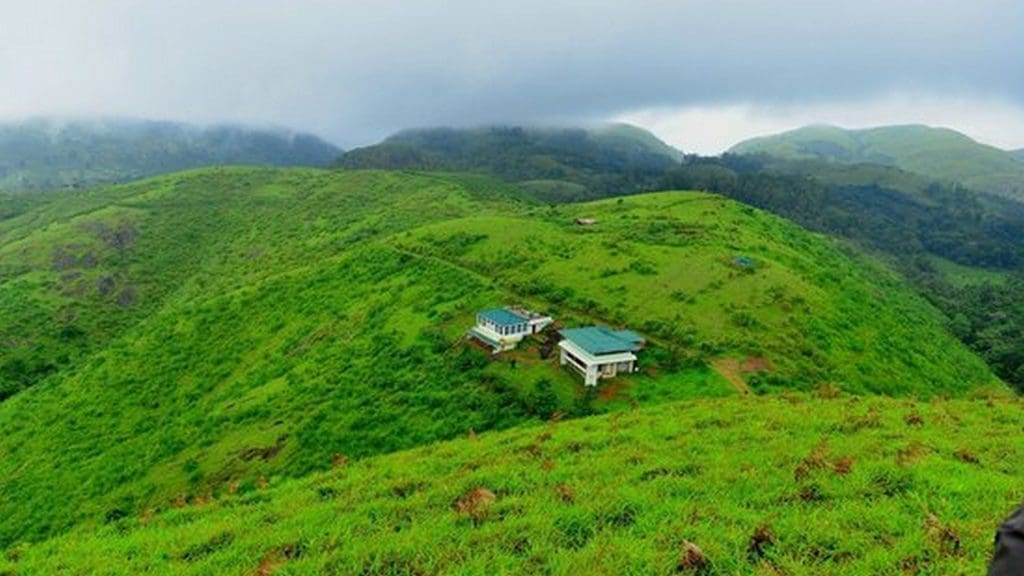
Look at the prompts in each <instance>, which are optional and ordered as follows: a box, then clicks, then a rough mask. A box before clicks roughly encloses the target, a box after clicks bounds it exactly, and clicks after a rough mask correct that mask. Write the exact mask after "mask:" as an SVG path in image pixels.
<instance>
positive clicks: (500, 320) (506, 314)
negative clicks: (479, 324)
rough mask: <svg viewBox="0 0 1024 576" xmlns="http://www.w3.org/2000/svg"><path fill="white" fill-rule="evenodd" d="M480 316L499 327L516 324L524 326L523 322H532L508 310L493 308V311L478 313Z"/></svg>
mask: <svg viewBox="0 0 1024 576" xmlns="http://www.w3.org/2000/svg"><path fill="white" fill-rule="evenodd" d="M478 314H479V315H480V316H483V317H484V318H486V319H488V320H490V321H491V322H494V323H495V324H497V325H498V326H515V325H516V324H522V323H523V322H529V321H530V319H529V318H527V317H526V316H522V315H520V314H516V313H515V312H513V311H511V310H509V309H507V308H493V309H491V310H484V311H483V312H478Z"/></svg>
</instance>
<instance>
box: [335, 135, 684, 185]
mask: <svg viewBox="0 0 1024 576" xmlns="http://www.w3.org/2000/svg"><path fill="white" fill-rule="evenodd" d="M682 157H683V154H682V152H680V151H679V150H676V149H675V148H673V147H671V146H669V145H668V144H666V143H664V142H662V141H661V140H659V139H658V138H657V137H656V136H655V135H653V134H651V133H650V132H648V131H646V130H643V129H641V128H637V127H635V126H631V125H627V124H609V125H604V126H598V127H593V128H567V127H521V126H484V127H477V128H423V129H415V130H406V131H402V132H399V133H397V134H394V135H393V136H390V137H388V138H387V139H385V140H384V141H383V142H380V143H379V144H375V145H373V146H367V147H364V148H357V149H354V150H351V151H349V152H348V153H346V154H345V155H343V156H342V157H341V158H340V159H339V161H338V163H337V165H338V166H339V167H342V168H347V169H359V168H377V169H389V170H410V169H411V170H440V171H474V172H486V173H490V174H495V175H497V176H499V177H501V178H503V179H505V180H508V181H512V182H517V183H520V185H521V186H522V187H523V188H525V189H526V190H527V191H528V192H530V193H531V194H532V195H533V196H534V197H536V198H538V199H541V200H557V201H566V200H584V199H593V198H599V197H604V196H609V195H613V194H624V193H630V192H638V191H646V190H652V189H654V187H655V184H656V182H657V180H658V178H659V177H660V175H661V174H663V173H664V172H665V171H666V170H668V169H671V168H672V167H674V166H676V165H678V163H679V161H680V160H681V159H682Z"/></svg>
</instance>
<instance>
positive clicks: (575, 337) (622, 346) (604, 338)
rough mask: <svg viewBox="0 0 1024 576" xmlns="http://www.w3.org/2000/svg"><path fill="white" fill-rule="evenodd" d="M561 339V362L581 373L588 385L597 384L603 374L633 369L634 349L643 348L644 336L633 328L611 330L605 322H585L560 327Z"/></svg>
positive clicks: (609, 376) (605, 375) (634, 362)
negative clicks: (580, 326) (584, 323)
mask: <svg viewBox="0 0 1024 576" xmlns="http://www.w3.org/2000/svg"><path fill="white" fill-rule="evenodd" d="M559 334H561V335H562V341H561V342H559V343H558V347H559V348H560V349H561V356H560V362H561V364H562V365H563V366H570V367H572V368H573V369H574V370H575V371H576V372H579V374H580V375H581V376H583V383H584V384H586V385H587V386H597V381H598V380H600V379H603V378H614V377H615V376H618V375H619V374H620V373H625V374H628V373H631V372H634V371H635V370H636V360H637V358H636V353H637V352H639V351H640V349H641V348H643V345H644V337H643V336H641V335H640V334H637V333H636V332H633V331H632V330H612V329H611V328H606V327H604V326H586V327H583V328H570V329H567V330H561V331H559Z"/></svg>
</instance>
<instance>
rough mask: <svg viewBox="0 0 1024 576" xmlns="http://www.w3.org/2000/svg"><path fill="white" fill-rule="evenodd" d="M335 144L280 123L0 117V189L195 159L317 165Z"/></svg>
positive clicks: (130, 172) (151, 169)
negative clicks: (268, 125)
mask: <svg viewBox="0 0 1024 576" xmlns="http://www.w3.org/2000/svg"><path fill="white" fill-rule="evenodd" d="M339 154H341V150H339V149H338V148H336V147H335V146H333V145H331V144H328V143H327V142H324V141H323V140H321V139H319V138H317V137H316V136H313V135H310V134H302V133H296V132H291V131H287V130H282V129H262V128H250V127H244V126H231V125H219V126H197V125H192V124H183V123H177V122H159V121H152V120H132V119H121V118H89V119H59V118H35V119H30V120H25V121H8V122H3V123H0V191H3V190H8V191H10V190H16V191H25V190H41V189H42V190H45V189H54V188H64V187H68V186H73V187H82V186H91V185H94V184H102V183H109V182H125V181H128V180H135V179H139V178H143V177H146V176H152V175H155V174H163V173H167V172H176V171H178V170H184V169H188V168H198V167H202V166H216V165H232V164H254V165H269V166H324V165H326V164H328V163H330V162H332V161H333V160H334V159H335V158H337V156H338V155H339Z"/></svg>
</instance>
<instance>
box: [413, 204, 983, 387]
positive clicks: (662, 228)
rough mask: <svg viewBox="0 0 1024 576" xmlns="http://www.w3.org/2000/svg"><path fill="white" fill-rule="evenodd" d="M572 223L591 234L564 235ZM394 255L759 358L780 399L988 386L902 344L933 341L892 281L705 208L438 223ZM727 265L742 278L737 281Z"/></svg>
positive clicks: (956, 365)
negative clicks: (417, 257)
mask: <svg viewBox="0 0 1024 576" xmlns="http://www.w3.org/2000/svg"><path fill="white" fill-rule="evenodd" d="M579 216H589V217H596V218H597V219H598V222H599V223H598V224H597V225H596V226H594V227H590V228H580V227H576V226H573V225H572V221H573V220H574V218H576V217H579ZM397 242H398V244H399V245H400V246H403V247H405V248H406V249H409V250H413V251H417V252H420V253H425V254H431V255H435V256H440V257H443V258H446V259H448V260H451V261H455V262H458V263H460V264H461V265H463V266H467V267H469V268H470V269H473V270H475V271H478V272H480V273H482V274H486V275H488V276H492V277H495V278H497V279H498V280H499V281H500V282H502V283H504V284H507V285H509V286H512V287H514V288H515V289H516V290H517V291H518V292H520V293H527V294H535V295H537V296H539V297H542V298H545V299H546V300H548V301H555V302H565V303H567V304H568V305H569V306H570V307H572V308H573V309H574V310H576V311H581V312H582V314H581V316H582V317H584V318H586V317H587V316H593V317H596V318H601V319H604V320H606V321H612V322H615V323H621V324H630V325H632V326H633V327H635V328H638V329H640V330H643V331H645V332H647V333H648V334H650V335H652V336H654V337H660V338H663V339H664V340H666V341H669V342H675V343H678V344H679V345H681V346H683V347H684V348H685V349H688V350H694V349H695V350H699V351H701V352H700V355H701V357H704V358H710V357H716V356H721V355H740V356H743V355H750V356H764V357H766V358H767V359H768V360H769V361H770V362H771V363H772V364H773V365H775V367H776V368H777V369H778V371H777V373H776V374H775V378H774V380H773V381H774V382H775V383H776V384H779V385H782V386H785V387H787V388H792V387H809V386H813V385H815V384H818V383H820V382H825V381H832V382H835V383H837V384H838V385H840V386H842V387H843V388H845V389H848V390H853V391H857V392H876V393H890V394H892V393H896V394H900V393H916V394H929V393H936V392H941V393H946V394H956V393H957V392H956V391H957V390H958V389H961V387H962V385H963V384H964V383H965V382H974V383H977V384H980V383H983V382H984V381H985V379H986V378H987V376H981V380H977V378H976V375H979V374H984V373H985V370H984V369H983V368H982V367H981V366H980V365H979V364H977V363H976V362H974V361H973V360H967V359H966V358H965V359H963V361H961V360H954V359H953V358H951V357H948V356H947V355H946V353H945V350H946V349H947V347H953V348H956V347H957V345H956V344H955V343H954V342H953V340H952V339H950V338H948V337H943V338H942V340H941V344H940V345H939V346H937V347H935V348H932V347H931V346H923V345H922V343H920V342H916V343H915V339H916V336H915V333H916V332H917V331H918V330H920V329H922V328H924V329H926V330H928V331H929V332H933V333H935V334H941V333H943V328H942V324H941V322H940V320H939V318H938V316H936V315H935V314H934V313H932V312H931V311H930V309H928V308H927V307H923V306H920V302H919V301H918V300H917V298H915V297H913V296H911V295H910V294H909V293H908V292H906V291H905V290H902V289H901V288H900V282H899V281H898V280H897V279H896V278H895V277H894V276H892V275H889V274H888V273H886V272H884V271H882V270H880V269H877V268H873V267H872V266H871V265H870V264H867V263H866V262H855V261H853V260H851V257H849V256H845V255H842V254H840V253H839V252H838V251H837V250H836V249H835V248H834V247H833V246H831V245H830V244H829V243H828V242H827V241H825V240H824V239H822V238H820V237H815V236H812V235H809V234H807V233H806V232H804V231H802V230H800V229H798V228H796V227H795V226H793V225H791V224H789V223H786V222H784V221H782V220H779V219H776V218H765V217H764V214H762V213H760V212H757V211H755V210H753V209H751V208H748V207H744V206H742V205H739V204H736V203H734V202H730V201H728V200H725V199H722V198H720V197H717V196H713V195H701V194H686V195H681V194H678V193H671V192H670V193H659V194H648V195H643V196H635V197H629V198H625V199H622V200H605V201H600V202H594V203H589V204H584V205H573V206H564V207H560V208H558V209H553V210H535V211H534V213H533V214H528V215H526V216H525V217H514V218H510V217H504V216H503V217H500V218H494V217H472V218H467V219H460V220H446V221H443V222H439V223H437V224H433V225H429V226H425V227H423V228H421V229H419V230H416V231H414V232H412V233H410V234H408V235H401V236H399V237H398V240H397ZM524 246H525V247H526V250H524V249H523V247H524ZM738 256H746V257H749V258H752V259H753V260H754V262H755V265H754V266H753V268H752V269H742V268H738V267H736V266H735V265H733V263H732V259H733V258H734V257H738ZM978 370H981V372H978ZM908 374H915V375H918V376H919V377H920V380H919V381H918V382H916V383H915V382H913V381H911V380H907V375H908Z"/></svg>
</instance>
